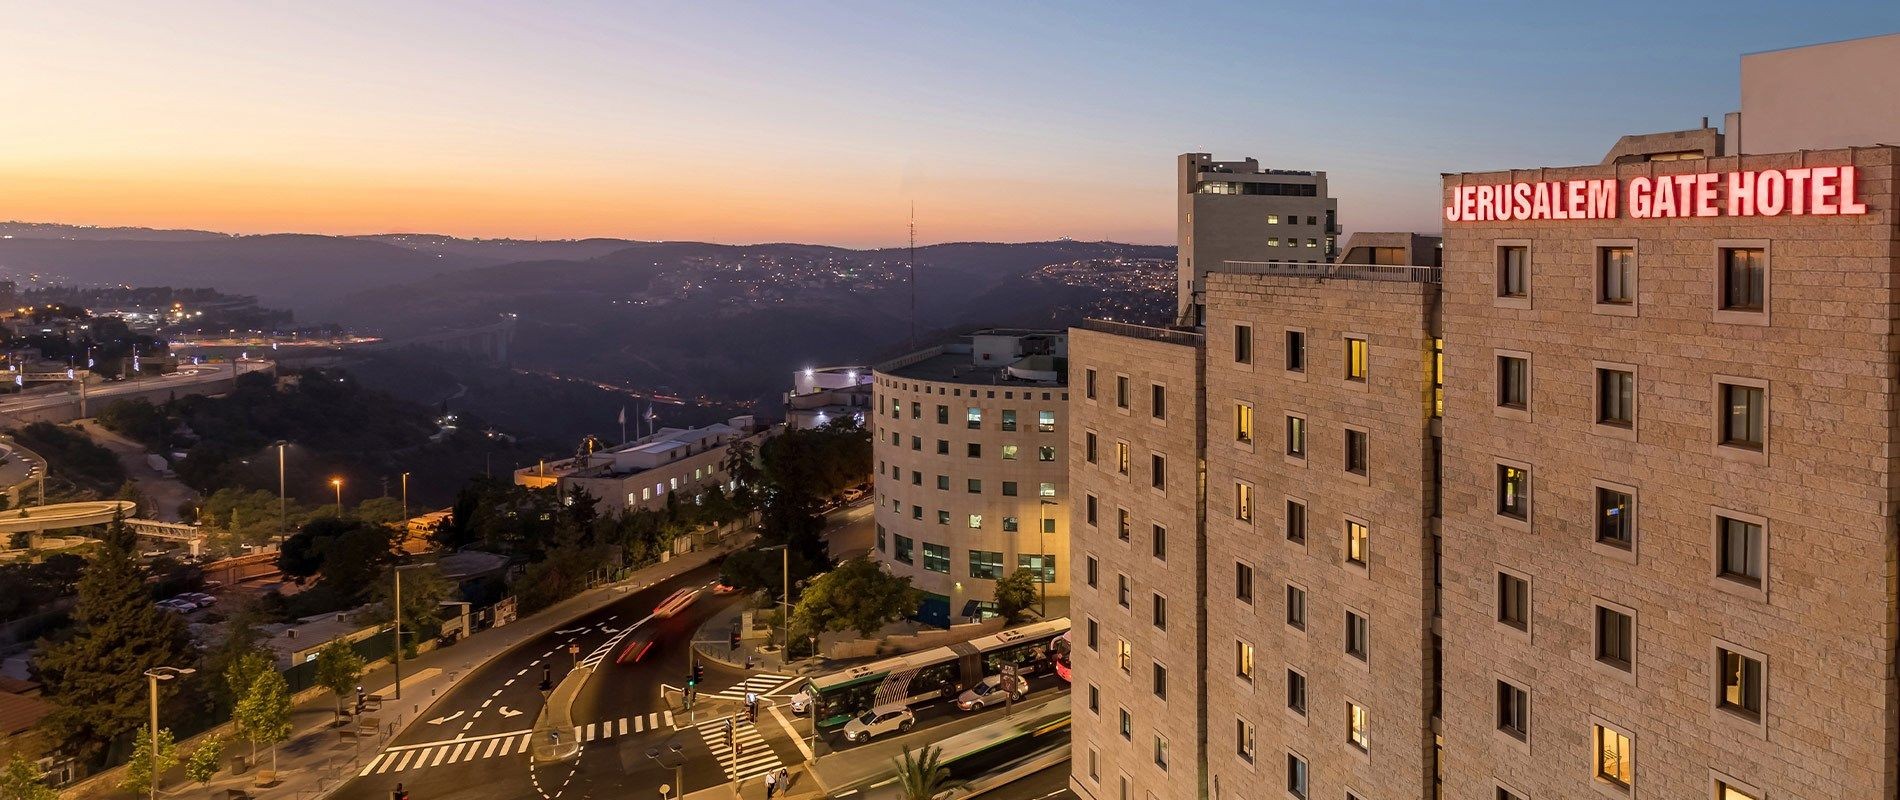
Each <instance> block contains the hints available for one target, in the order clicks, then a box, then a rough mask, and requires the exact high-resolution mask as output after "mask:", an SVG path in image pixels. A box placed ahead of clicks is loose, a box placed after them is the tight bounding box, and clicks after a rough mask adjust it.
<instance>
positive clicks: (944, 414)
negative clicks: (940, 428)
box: [937, 406, 950, 425]
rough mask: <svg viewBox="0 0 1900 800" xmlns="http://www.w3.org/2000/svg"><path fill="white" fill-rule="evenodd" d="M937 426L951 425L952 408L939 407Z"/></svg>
mask: <svg viewBox="0 0 1900 800" xmlns="http://www.w3.org/2000/svg"><path fill="white" fill-rule="evenodd" d="M937 424H938V425H948V424H950V407H949V406H937Z"/></svg>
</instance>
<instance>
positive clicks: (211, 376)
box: [0, 361, 271, 414]
mask: <svg viewBox="0 0 1900 800" xmlns="http://www.w3.org/2000/svg"><path fill="white" fill-rule="evenodd" d="M270 367H271V364H270V362H268V361H245V362H242V363H219V364H193V365H186V366H182V367H179V368H178V371H177V372H174V373H172V374H170V375H162V376H159V377H156V378H139V379H137V380H124V381H113V382H110V383H103V384H99V385H97V386H91V385H89V386H87V387H86V402H87V404H88V405H93V406H94V407H97V405H98V404H99V403H103V402H107V401H110V400H111V399H112V398H113V397H116V396H118V395H122V394H131V393H136V392H148V391H151V390H153V389H188V388H191V387H194V386H201V385H207V384H216V383H218V382H219V381H225V382H229V381H230V380H231V377H232V370H234V369H236V370H239V374H243V373H248V372H257V371H260V370H266V369H270ZM78 394H79V391H78V390H77V389H75V388H71V387H68V386H60V385H57V384H55V385H52V386H43V387H38V388H35V389H29V390H27V391H25V392H21V393H19V394H12V395H7V396H5V397H4V398H0V414H12V413H18V412H22V411H34V410H38V409H41V408H46V407H48V406H58V405H66V404H69V403H71V402H73V398H75V397H77V396H78ZM88 410H90V409H88Z"/></svg>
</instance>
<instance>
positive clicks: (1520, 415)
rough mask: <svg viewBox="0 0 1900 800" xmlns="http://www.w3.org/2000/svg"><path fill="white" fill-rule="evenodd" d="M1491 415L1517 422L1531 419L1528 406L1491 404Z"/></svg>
mask: <svg viewBox="0 0 1900 800" xmlns="http://www.w3.org/2000/svg"><path fill="white" fill-rule="evenodd" d="M1491 415H1492V416H1494V417H1497V418H1499V419H1510V420H1516V421H1518V422H1530V421H1531V410H1530V409H1529V408H1528V407H1526V408H1517V407H1514V406H1500V405H1493V406H1491Z"/></svg>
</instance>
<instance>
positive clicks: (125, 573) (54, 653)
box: [37, 524, 197, 758]
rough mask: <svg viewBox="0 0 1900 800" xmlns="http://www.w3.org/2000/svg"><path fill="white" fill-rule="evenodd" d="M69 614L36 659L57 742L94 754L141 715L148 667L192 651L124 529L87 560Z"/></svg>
mask: <svg viewBox="0 0 1900 800" xmlns="http://www.w3.org/2000/svg"><path fill="white" fill-rule="evenodd" d="M114 527H123V526H121V525H117V524H115V526H114ZM72 620H73V628H72V632H71V635H70V636H69V637H68V638H66V639H64V640H59V641H48V642H46V643H45V644H44V645H43V646H42V648H41V650H40V656H39V659H38V661H37V664H38V667H39V670H40V679H41V682H42V683H43V684H44V685H45V687H46V695H47V697H48V698H50V699H51V700H52V702H53V704H54V709H53V711H52V713H51V714H49V715H48V716H47V718H46V725H47V729H48V731H49V732H50V733H51V734H52V736H53V738H54V740H55V741H57V742H58V743H59V744H60V745H62V746H65V747H67V748H71V749H72V750H74V751H76V752H78V753H80V754H81V755H82V756H83V757H88V758H96V757H98V756H100V755H102V754H103V753H104V751H105V749H106V747H107V746H108V745H109V744H110V743H111V742H113V741H115V740H117V739H119V738H120V737H122V736H124V735H125V734H127V733H129V732H131V731H132V730H133V729H135V728H137V727H138V726H139V725H140V724H141V723H142V722H144V716H145V709H146V681H145V671H146V670H149V669H152V668H154V667H160V666H169V667H184V666H189V665H191V664H192V663H193V662H194V661H196V658H197V653H196V652H195V651H194V650H193V649H192V647H191V643H190V640H189V638H188V637H187V636H186V633H185V626H184V623H183V622H181V621H179V619H178V617H177V616H175V615H173V614H171V613H168V612H166V611H163V610H161V609H159V608H158V607H156V606H154V605H153V604H152V597H151V594H150V592H149V590H147V588H146V586H145V580H144V576H143V575H141V574H140V572H139V569H138V565H137V564H136V563H135V561H134V559H133V554H132V552H131V551H130V550H128V549H127V548H126V547H125V543H124V542H123V540H122V537H117V536H107V537H106V538H105V541H104V543H103V546H102V547H100V548H99V550H98V551H97V552H96V553H95V555H94V556H93V558H92V561H91V563H89V564H87V566H86V570H85V573H84V574H83V576H82V577H81V578H80V580H79V599H78V602H77V603H76V604H75V605H74V607H73V611H72Z"/></svg>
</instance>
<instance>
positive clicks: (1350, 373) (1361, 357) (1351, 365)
mask: <svg viewBox="0 0 1900 800" xmlns="http://www.w3.org/2000/svg"><path fill="white" fill-rule="evenodd" d="M1369 358H1370V357H1369V356H1368V355H1367V352H1366V340H1364V339H1361V338H1359V337H1357V336H1348V337H1346V380H1349V381H1358V382H1360V383H1364V382H1365V381H1366V376H1367V375H1368V374H1369V373H1370V372H1371V370H1372V365H1371V364H1370V363H1369Z"/></svg>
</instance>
